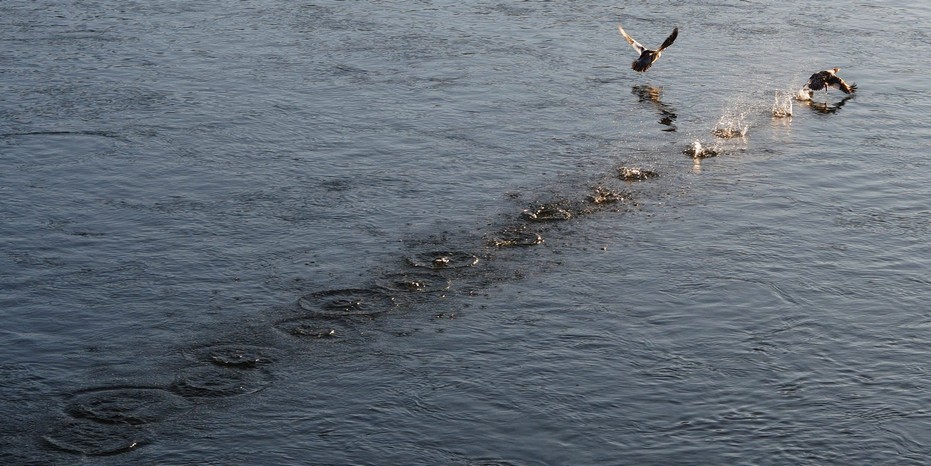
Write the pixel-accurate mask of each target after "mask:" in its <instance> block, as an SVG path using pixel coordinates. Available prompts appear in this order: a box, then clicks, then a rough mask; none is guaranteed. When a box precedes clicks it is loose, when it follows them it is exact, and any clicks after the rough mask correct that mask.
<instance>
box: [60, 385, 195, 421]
mask: <svg viewBox="0 0 931 466" xmlns="http://www.w3.org/2000/svg"><path fill="white" fill-rule="evenodd" d="M188 407H189V404H188V402H187V401H186V400H184V399H183V398H181V397H179V396H177V395H175V394H173V393H171V392H169V391H167V390H163V389H160V388H99V389H93V390H88V391H86V392H83V393H80V394H78V395H76V396H75V397H74V399H72V400H71V402H70V403H68V406H67V407H66V408H65V412H67V413H68V414H70V415H71V416H74V417H76V418H84V419H89V420H92V421H97V422H104V423H109V424H131V425H140V424H147V423H151V422H158V421H161V420H162V419H165V418H166V417H169V416H171V415H172V414H175V413H177V412H179V411H183V410H184V409H186V408H188Z"/></svg>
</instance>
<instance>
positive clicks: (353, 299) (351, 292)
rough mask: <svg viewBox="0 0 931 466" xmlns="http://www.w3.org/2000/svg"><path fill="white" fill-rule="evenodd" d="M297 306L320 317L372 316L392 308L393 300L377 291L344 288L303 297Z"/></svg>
mask: <svg viewBox="0 0 931 466" xmlns="http://www.w3.org/2000/svg"><path fill="white" fill-rule="evenodd" d="M298 304H299V305H300V306H301V308H302V309H304V310H305V311H309V312H311V313H313V314H315V315H318V316H322V317H344V316H374V315H378V314H382V313H384V312H388V311H390V310H391V308H393V307H394V298H392V297H391V296H388V295H387V294H385V293H382V292H380V291H377V290H365V289H353V288H345V289H340V290H326V291H318V292H316V293H311V294H308V295H304V296H302V297H301V299H299V300H298Z"/></svg>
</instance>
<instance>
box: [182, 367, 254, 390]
mask: <svg viewBox="0 0 931 466" xmlns="http://www.w3.org/2000/svg"><path fill="white" fill-rule="evenodd" d="M268 379H269V376H268V374H267V373H266V372H264V371H261V370H254V371H244V370H239V369H234V368H229V367H223V366H214V365H210V366H197V367H190V368H187V369H183V370H182V371H181V372H180V373H179V374H178V377H177V378H176V379H175V381H174V382H173V383H172V384H171V388H170V389H171V391H173V392H175V393H177V394H178V395H181V396H183V397H188V398H221V397H229V396H236V395H243V394H246V393H255V392H257V391H259V390H261V389H263V388H265V386H266V385H268V383H269V380H268Z"/></svg>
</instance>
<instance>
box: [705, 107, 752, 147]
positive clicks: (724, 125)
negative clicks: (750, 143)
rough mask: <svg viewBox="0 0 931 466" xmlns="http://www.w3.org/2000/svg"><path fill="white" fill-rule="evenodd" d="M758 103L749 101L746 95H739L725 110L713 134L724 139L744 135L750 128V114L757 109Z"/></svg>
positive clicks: (712, 131)
mask: <svg viewBox="0 0 931 466" xmlns="http://www.w3.org/2000/svg"><path fill="white" fill-rule="evenodd" d="M756 107H757V106H756V105H754V104H752V103H750V102H748V101H747V99H746V98H745V97H738V98H737V99H735V100H734V101H733V102H732V103H731V104H730V105H729V106H728V107H727V108H725V110H724V114H723V115H721V118H719V119H718V123H717V124H716V125H715V127H714V129H712V130H711V134H713V135H715V136H716V137H719V138H722V139H731V138H738V137H741V138H742V137H744V136H746V135H747V131H749V130H750V121H749V117H750V115H751V114H752V113H753V112H754V111H755V109H756Z"/></svg>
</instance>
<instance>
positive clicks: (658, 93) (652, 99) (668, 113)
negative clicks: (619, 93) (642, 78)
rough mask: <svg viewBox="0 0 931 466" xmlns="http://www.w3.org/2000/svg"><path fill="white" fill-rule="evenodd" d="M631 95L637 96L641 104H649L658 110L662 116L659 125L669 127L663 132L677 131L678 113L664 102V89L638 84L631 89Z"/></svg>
mask: <svg viewBox="0 0 931 466" xmlns="http://www.w3.org/2000/svg"><path fill="white" fill-rule="evenodd" d="M630 93H631V94H634V95H636V96H637V97H638V98H639V101H640V103H644V102H649V103H651V104H652V105H653V106H654V107H655V108H656V111H657V112H658V113H659V115H660V119H659V124H661V125H663V126H666V127H667V128H665V129H663V131H669V132H673V131H675V130H676V125H675V121H676V112H675V111H674V110H673V108H672V107H670V106H669V105H667V104H666V103H665V102H663V100H662V93H663V90H662V88H659V87H654V86H649V85H645V84H638V85H636V86H633V87H632V88H631V91H630Z"/></svg>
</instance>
